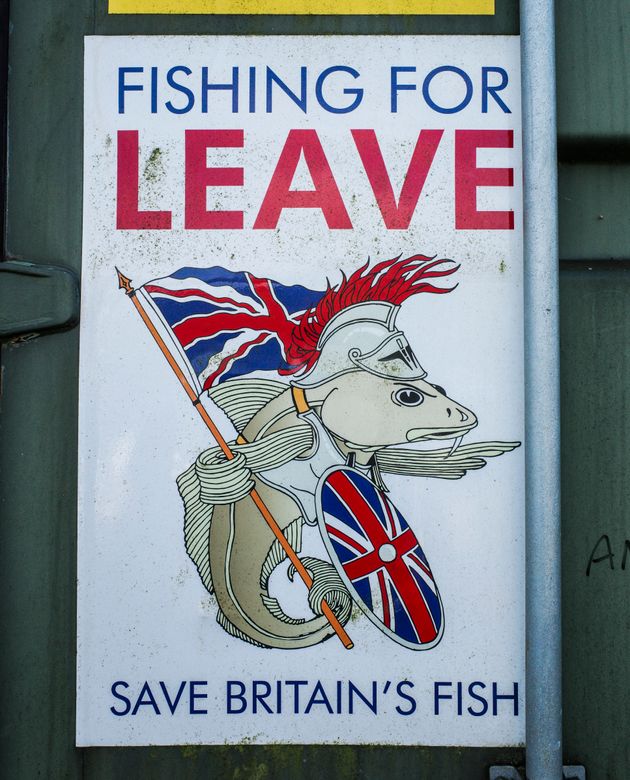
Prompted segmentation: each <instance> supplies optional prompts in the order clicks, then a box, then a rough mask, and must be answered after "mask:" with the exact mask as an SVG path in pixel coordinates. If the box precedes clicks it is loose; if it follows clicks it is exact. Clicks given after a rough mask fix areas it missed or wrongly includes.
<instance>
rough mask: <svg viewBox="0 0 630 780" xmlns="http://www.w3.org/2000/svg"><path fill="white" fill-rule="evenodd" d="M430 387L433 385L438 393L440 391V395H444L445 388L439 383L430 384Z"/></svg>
mask: <svg viewBox="0 0 630 780" xmlns="http://www.w3.org/2000/svg"><path fill="white" fill-rule="evenodd" d="M431 387H434V388H435V389H436V390H437V391H438V393H442V395H446V390H445V389H444V388H443V387H441V385H434V384H432V385H431Z"/></svg>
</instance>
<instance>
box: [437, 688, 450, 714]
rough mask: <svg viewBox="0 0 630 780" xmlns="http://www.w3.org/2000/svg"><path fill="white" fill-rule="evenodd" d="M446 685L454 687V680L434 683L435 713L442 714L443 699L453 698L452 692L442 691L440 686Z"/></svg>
mask: <svg viewBox="0 0 630 780" xmlns="http://www.w3.org/2000/svg"><path fill="white" fill-rule="evenodd" d="M445 685H448V687H449V688H452V687H453V683H452V682H435V683H433V714H434V715H439V714H440V702H441V701H442V700H449V699H452V698H453V696H452V694H450V693H441V691H440V688H441V687H442V686H445Z"/></svg>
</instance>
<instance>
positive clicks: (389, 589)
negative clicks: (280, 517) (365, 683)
mask: <svg viewBox="0 0 630 780" xmlns="http://www.w3.org/2000/svg"><path fill="white" fill-rule="evenodd" d="M317 518H318V521H319V525H320V529H321V531H322V536H323V539H324V542H325V544H326V547H327V548H328V552H329V553H330V557H331V559H332V562H333V563H334V565H335V567H336V568H337V571H338V572H339V574H340V576H341V577H342V579H343V580H344V582H345V583H346V585H347V587H348V589H349V590H350V593H351V595H352V596H353V598H354V599H355V600H356V602H357V603H358V604H359V606H360V607H361V609H362V610H363V611H364V612H365V614H366V615H367V616H368V617H369V618H370V620H371V621H372V622H373V623H374V624H375V625H376V626H377V627H378V628H379V629H380V630H381V631H383V633H385V634H387V636H389V637H390V638H391V639H393V640H394V641H395V642H398V644H401V645H404V646H405V647H408V648H411V649H412V650H428V649H429V648H431V647H434V646H435V645H436V644H437V643H438V642H439V641H440V639H441V638H442V632H443V628H444V617H443V612H442V602H441V600H440V594H439V592H438V589H437V586H436V584H435V581H434V579H433V574H432V573H431V568H430V567H429V562H428V561H427V559H426V556H425V554H424V552H423V551H422V547H421V546H420V543H419V542H418V540H417V538H416V536H415V534H414V532H413V531H412V530H411V528H410V527H409V524H408V523H407V522H406V520H405V519H404V517H403V516H402V515H401V514H400V512H399V511H398V510H397V509H396V507H395V506H394V505H393V504H392V502H391V501H390V500H389V498H388V497H387V495H386V494H385V493H384V492H383V491H382V490H381V489H380V488H378V487H377V486H376V485H375V484H374V483H373V482H372V481H371V480H370V479H369V478H368V477H367V476H365V475H364V474H363V473H361V472H360V471H358V470H357V469H354V468H350V467H348V466H342V467H336V468H334V469H331V470H329V471H327V472H326V473H325V474H324V475H323V476H322V478H321V479H320V482H319V485H318V489H317Z"/></svg>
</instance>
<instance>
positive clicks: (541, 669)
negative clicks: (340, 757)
mask: <svg viewBox="0 0 630 780" xmlns="http://www.w3.org/2000/svg"><path fill="white" fill-rule="evenodd" d="M521 55H522V67H523V143H524V146H523V160H524V171H525V178H524V183H525V190H524V219H525V387H526V405H525V414H526V423H525V427H526V447H527V455H526V484H527V512H526V516H527V535H526V538H527V545H526V549H527V585H526V587H527V597H526V602H527V655H526V658H527V674H526V684H527V690H526V700H527V706H526V717H527V737H526V739H527V743H526V766H527V778H528V780H560V779H561V778H562V685H561V607H560V396H559V332H558V221H557V202H558V200H557V191H558V188H557V156H556V95H555V35H554V3H553V0H521Z"/></svg>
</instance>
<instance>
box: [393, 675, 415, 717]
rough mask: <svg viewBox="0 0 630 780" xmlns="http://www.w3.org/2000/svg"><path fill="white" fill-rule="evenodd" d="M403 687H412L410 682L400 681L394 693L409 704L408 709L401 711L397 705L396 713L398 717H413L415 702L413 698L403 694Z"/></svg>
mask: <svg viewBox="0 0 630 780" xmlns="http://www.w3.org/2000/svg"><path fill="white" fill-rule="evenodd" d="M403 687H406V688H413V687H414V685H413V683H412V682H411V681H410V680H402V681H401V682H399V683H398V684H397V685H396V693H397V694H398V695H399V696H400V698H401V699H404V700H405V701H408V702H409V707H408V709H402V708H401V706H400V705H399V704H397V705H396V712H397V713H398V714H399V715H413V713H414V712H415V711H416V700H415V699H414V698H413V696H410V695H409V694H408V693H405V692H404V691H403Z"/></svg>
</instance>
